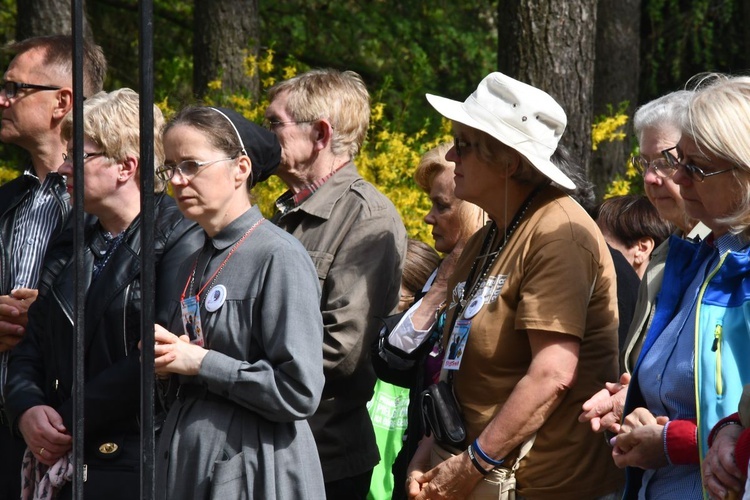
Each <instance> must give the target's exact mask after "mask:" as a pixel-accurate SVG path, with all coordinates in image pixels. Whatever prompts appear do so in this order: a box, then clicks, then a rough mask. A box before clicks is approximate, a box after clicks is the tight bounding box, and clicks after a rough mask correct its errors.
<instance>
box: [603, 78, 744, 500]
mask: <svg viewBox="0 0 750 500" xmlns="http://www.w3.org/2000/svg"><path fill="white" fill-rule="evenodd" d="M679 118H680V120H679V122H678V123H679V125H680V131H681V133H682V136H681V138H680V140H679V142H678V144H677V145H676V146H674V147H670V148H666V149H665V151H664V153H663V155H664V159H665V161H666V165H668V166H669V167H671V168H672V169H674V175H673V177H672V179H673V181H674V182H675V183H676V184H677V185H678V186H679V187H680V194H681V196H682V199H683V200H684V203H685V210H686V212H687V214H688V216H690V217H691V218H693V219H696V220H699V221H701V222H702V223H703V224H705V225H706V226H707V227H708V228H710V230H711V235H710V237H709V238H707V239H706V240H704V241H703V242H701V243H696V242H691V241H687V240H681V239H678V238H675V237H673V238H672V239H671V241H670V248H669V254H668V257H667V260H666V263H665V267H664V278H663V284H662V287H661V291H660V293H659V301H658V303H657V305H656V308H655V313H654V315H653V318H652V320H651V326H650V328H649V330H648V333H647V335H646V338H645V340H644V342H643V347H642V349H641V354H640V357H639V358H638V362H637V364H636V366H635V369H634V371H633V377H632V380H631V381H630V385H629V388H628V396H627V400H626V404H625V413H624V414H625V415H627V416H626V417H625V418H624V420H623V423H622V426H621V428H620V432H619V434H618V435H617V437H616V438H615V439H614V440H613V444H614V450H613V452H612V454H613V457H614V460H615V462H616V463H617V464H618V465H619V466H621V467H625V466H626V467H628V471H627V472H628V484H627V490H626V496H627V497H628V498H635V497H636V496H639V497H641V498H643V497H644V496H645V497H646V498H664V499H666V498H678V497H679V498H700V497H701V496H703V495H704V494H705V491H704V489H705V487H706V486H709V485H710V484H711V481H713V480H714V478H715V476H717V475H724V474H725V473H726V472H727V470H726V469H725V468H726V467H728V465H727V463H726V462H722V461H721V460H718V459H717V456H716V455H712V456H708V457H707V456H706V453H707V451H708V441H709V432H710V430H711V428H712V426H713V425H714V424H716V423H717V421H719V420H720V419H722V418H723V417H726V416H727V415H729V414H730V413H732V412H733V411H734V410H735V409H736V408H737V403H738V401H739V398H740V394H741V391H742V386H743V384H744V383H747V382H748V381H750V365H748V363H747V362H746V361H745V360H746V358H747V355H748V353H750V325H749V324H748V322H747V319H746V318H747V313H746V310H747V308H748V307H750V281H748V279H747V276H748V272H749V271H750V263H749V262H750V261H749V259H748V257H750V245H748V243H750V230H749V229H748V228H750V204H748V199H750V126H748V123H750V78H745V77H738V78H728V77H722V76H716V77H715V78H714V79H713V81H709V82H708V83H707V84H705V85H704V86H703V87H702V88H699V89H698V90H696V91H695V93H694V94H693V95H692V96H691V98H690V100H689V102H688V106H687V108H686V109H685V111H684V112H683V113H682V115H681V116H680V117H679ZM723 438H724V436H723V435H722V436H721V441H722V442H721V443H720V444H719V446H720V447H722V448H723V444H724V443H723ZM704 460H705V462H709V463H704V467H707V468H706V471H707V472H706V476H705V479H706V481H705V482H702V481H701V471H700V463H701V462H704ZM731 468H732V470H730V471H728V472H729V473H730V474H731V473H736V472H737V471H736V466H734V465H731Z"/></svg>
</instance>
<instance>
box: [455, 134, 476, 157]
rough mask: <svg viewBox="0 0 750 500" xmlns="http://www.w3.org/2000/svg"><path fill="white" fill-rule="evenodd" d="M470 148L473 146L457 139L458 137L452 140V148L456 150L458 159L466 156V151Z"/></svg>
mask: <svg viewBox="0 0 750 500" xmlns="http://www.w3.org/2000/svg"><path fill="white" fill-rule="evenodd" d="M472 146H474V144H472V143H470V142H466V141H464V140H463V139H459V138H458V137H454V138H453V148H454V149H455V150H456V156H458V157H459V158H461V157H463V155H465V154H466V149H467V148H470V147H472Z"/></svg>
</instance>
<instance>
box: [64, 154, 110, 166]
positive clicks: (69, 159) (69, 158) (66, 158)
mask: <svg viewBox="0 0 750 500" xmlns="http://www.w3.org/2000/svg"><path fill="white" fill-rule="evenodd" d="M105 155H106V153H105V152H104V151H100V152H98V153H87V152H85V151H84V152H83V161H86V160H87V159H89V158H94V157H96V156H105ZM62 157H63V161H64V162H65V163H73V153H63V154H62Z"/></svg>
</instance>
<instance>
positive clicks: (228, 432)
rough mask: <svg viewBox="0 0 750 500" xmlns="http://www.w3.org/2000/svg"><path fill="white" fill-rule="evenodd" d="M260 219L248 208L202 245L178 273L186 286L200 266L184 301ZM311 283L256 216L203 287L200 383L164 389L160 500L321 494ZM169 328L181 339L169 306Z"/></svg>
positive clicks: (317, 318) (290, 242) (288, 243)
mask: <svg viewBox="0 0 750 500" xmlns="http://www.w3.org/2000/svg"><path fill="white" fill-rule="evenodd" d="M260 219H262V216H261V214H260V211H259V210H258V209H257V208H256V207H253V208H252V209H250V210H248V212H246V213H245V214H244V215H242V216H241V217H240V218H238V219H237V220H235V221H234V222H232V223H231V224H230V225H229V226H227V227H226V228H225V229H224V230H222V231H221V232H220V233H219V234H218V235H217V236H216V237H215V238H213V239H208V238H207V239H206V245H205V246H204V248H203V250H201V251H199V252H198V253H197V254H196V255H195V256H193V257H191V258H189V259H188V260H187V261H186V263H185V265H183V267H182V270H181V273H180V283H182V284H184V283H187V282H188V279H189V277H190V275H191V272H192V270H193V268H194V267H196V262H197V264H198V265H197V267H196V274H195V285H194V286H193V287H192V289H191V290H189V291H188V293H189V294H191V293H192V294H195V293H196V291H197V289H198V286H203V284H204V283H205V281H206V280H208V279H210V277H211V276H212V275H213V273H214V271H215V270H216V269H218V267H219V266H220V264H221V263H222V262H223V261H224V259H225V257H226V256H227V255H228V254H229V252H230V251H231V249H232V247H233V246H234V244H235V243H236V242H237V241H238V240H239V239H240V238H241V237H242V236H243V235H244V234H245V233H246V231H247V230H248V229H249V228H250V227H251V226H252V225H253V224H254V223H255V222H257V221H258V220H260ZM208 255H211V257H210V261H209V262H208V265H207V268H205V272H201V269H203V268H204V262H205V260H206V259H205V257H206V256H208ZM200 257H203V258H200ZM316 277H317V275H316V273H315V269H314V267H313V265H312V263H311V262H310V258H309V257H308V255H307V253H306V252H305V250H304V248H302V246H301V245H300V244H299V242H298V241H296V240H295V239H294V238H292V237H291V236H289V235H288V234H286V233H285V232H283V231H282V230H280V229H278V228H277V227H275V226H274V225H273V224H271V223H270V222H268V221H265V220H264V221H263V222H262V223H261V224H260V225H259V226H258V227H257V228H256V229H255V230H254V231H253V232H252V233H251V234H250V235H249V236H248V237H247V239H246V240H245V241H244V242H243V243H242V244H241V245H240V246H238V247H237V248H236V250H235V252H234V254H233V255H232V256H231V257H230V258H229V260H228V261H227V262H226V264H225V266H224V268H223V269H222V270H221V272H220V273H219V274H218V275H217V276H216V278H215V279H214V280H213V281H212V282H211V283H210V284H209V286H207V287H206V289H205V291H204V292H203V293H202V294H201V304H202V305H201V310H200V315H201V323H202V325H203V331H204V335H205V338H206V347H207V348H208V349H209V352H208V354H207V355H206V357H205V358H204V359H203V362H202V364H201V368H200V372H199V373H198V375H196V376H194V377H179V380H178V379H177V378H176V377H173V378H172V379H171V381H170V383H171V385H172V386H173V387H172V389H174V386H175V385H176V384H177V383H178V382H179V384H180V385H181V387H180V388H179V390H178V391H177V392H178V394H177V398H176V399H175V400H174V402H173V404H172V406H171V408H170V410H169V414H168V415H167V420H166V422H165V424H164V429H163V431H162V434H161V437H160V440H159V446H158V453H157V458H156V491H157V498H170V499H185V498H190V499H208V498H211V499H213V498H216V499H232V500H235V499H249V498H256V499H261V498H262V499H273V498H280V499H295V498H310V499H316V500H317V499H321V498H324V497H325V492H324V488H323V476H322V473H321V469H320V462H319V460H318V455H317V452H316V448H315V442H314V440H313V436H312V433H311V431H310V428H309V426H308V424H307V422H306V420H305V419H306V418H307V417H309V416H310V415H311V414H312V413H313V412H314V411H315V409H316V408H317V406H318V403H319V401H320V395H321V391H322V389H323V359H322V339H323V325H322V320H321V315H320V310H319V296H320V290H319V287H318V283H317V279H316ZM219 284H221V285H224V286H225V287H226V290H227V294H226V300H225V301H224V302H223V304H222V305H221V307H219V308H218V310H216V311H215V312H208V311H207V310H206V307H205V301H204V297H205V296H208V295H209V293H210V291H211V290H212V289H213V287H214V286H215V285H219ZM182 286H184V285H181V286H180V288H182ZM181 291H182V290H178V291H177V292H176V294H177V295H179V293H180V292H181ZM169 329H170V331H172V332H174V333H176V334H178V335H181V334H182V320H181V317H180V308H179V304H178V303H177V301H176V300H175V304H174V314H173V317H172V321H171V322H170V325H169Z"/></svg>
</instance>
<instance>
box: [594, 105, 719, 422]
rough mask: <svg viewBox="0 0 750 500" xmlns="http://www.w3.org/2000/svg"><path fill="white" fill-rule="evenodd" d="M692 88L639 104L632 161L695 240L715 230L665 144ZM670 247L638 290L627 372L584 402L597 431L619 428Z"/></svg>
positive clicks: (675, 131)
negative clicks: (691, 204)
mask: <svg viewBox="0 0 750 500" xmlns="http://www.w3.org/2000/svg"><path fill="white" fill-rule="evenodd" d="M692 94H693V92H692V91H687V90H681V91H677V92H672V93H670V94H667V95H665V96H662V97H659V98H658V99H655V100H653V101H651V102H648V103H646V104H644V105H643V106H641V107H640V108H638V110H637V111H636V113H635V116H634V118H633V126H634V128H635V133H636V135H637V136H638V143H639V145H640V154H638V155H636V156H634V157H633V158H632V159H631V161H632V163H633V167H634V168H635V169H636V170H637V171H638V172H639V173H640V174H641V176H642V177H643V189H644V191H645V192H646V196H647V197H648V199H649V201H650V202H651V203H652V204H653V205H654V207H656V210H657V211H658V212H659V216H661V218H662V219H664V220H665V221H666V222H670V223H672V224H674V226H675V227H676V228H677V231H676V233H675V235H676V236H679V237H680V238H685V239H688V240H691V241H700V240H701V238H703V237H705V236H707V235H708V233H709V232H710V230H709V229H708V228H707V227H706V226H705V225H703V224H701V223H700V222H698V221H697V220H695V219H693V218H691V217H690V216H689V215H688V213H687V212H686V211H685V201H684V200H683V199H682V195H681V194H680V187H679V186H678V185H677V184H676V183H675V182H674V180H673V179H672V176H673V175H674V173H675V171H676V168H675V167H674V166H673V165H672V163H671V161H670V160H668V159H667V158H666V157H665V156H664V153H663V151H664V150H667V149H670V148H673V147H674V146H675V145H676V144H677V142H678V141H679V140H680V136H681V135H682V133H681V131H680V124H679V118H680V116H681V115H682V113H683V110H684V109H685V107H686V106H687V103H688V101H689V99H690V97H691V96H692ZM668 253H669V239H667V240H665V241H664V242H663V243H662V244H661V245H659V246H658V247H656V249H654V251H653V252H652V253H651V260H650V262H649V264H648V267H647V268H646V271H645V273H644V275H643V278H642V280H641V286H640V289H639V291H638V300H637V303H636V306H635V312H634V314H633V320H632V323H631V324H630V328H629V330H628V333H627V336H626V338H625V342H624V345H623V346H622V349H621V352H620V370H621V372H622V375H621V376H620V380H619V382H609V383H607V384H606V387H605V388H604V389H602V390H600V391H599V392H597V393H596V394H595V395H594V396H592V397H591V399H589V400H588V401H586V402H585V403H584V405H583V412H582V413H581V415H580V416H579V420H580V421H581V422H586V421H590V424H591V428H592V430H594V431H595V432H602V431H612V432H617V431H618V430H619V429H620V420H621V419H622V409H623V406H624V404H625V396H626V395H627V384H628V381H629V380H630V373H631V372H632V371H633V368H634V367H635V363H636V360H637V359H638V355H639V354H640V352H641V346H642V345H643V339H644V338H645V336H646V332H647V330H648V327H649V325H650V324H651V319H652V317H653V314H654V304H655V302H656V296H657V294H658V293H659V291H660V290H661V284H662V279H663V277H664V262H665V261H666V259H667V254H668Z"/></svg>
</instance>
